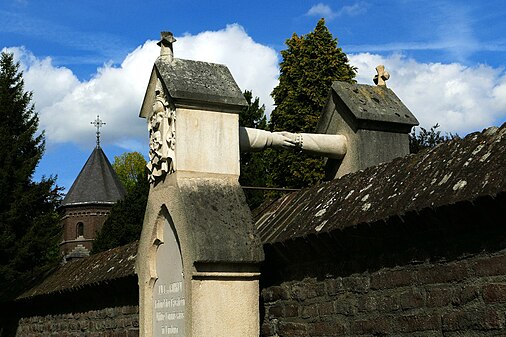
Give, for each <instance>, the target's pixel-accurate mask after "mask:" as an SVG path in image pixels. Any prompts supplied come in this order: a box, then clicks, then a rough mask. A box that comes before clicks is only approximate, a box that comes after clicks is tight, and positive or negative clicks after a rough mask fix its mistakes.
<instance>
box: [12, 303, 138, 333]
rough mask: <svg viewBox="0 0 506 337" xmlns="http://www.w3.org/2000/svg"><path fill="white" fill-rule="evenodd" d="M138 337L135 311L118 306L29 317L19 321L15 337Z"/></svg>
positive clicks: (135, 307)
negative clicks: (54, 336) (55, 336)
mask: <svg viewBox="0 0 506 337" xmlns="http://www.w3.org/2000/svg"><path fill="white" fill-rule="evenodd" d="M53 335H57V336H74V337H81V336H83V337H84V336H86V337H104V336H106V337H107V336H108V337H135V336H139V307H138V306H136V305H134V306H122V307H112V308H105V309H101V310H91V311H87V312H82V313H65V314H58V315H46V316H32V317H25V318H21V319H20V320H19V325H18V329H17V332H16V336H18V337H25V336H26V337H46V336H53Z"/></svg>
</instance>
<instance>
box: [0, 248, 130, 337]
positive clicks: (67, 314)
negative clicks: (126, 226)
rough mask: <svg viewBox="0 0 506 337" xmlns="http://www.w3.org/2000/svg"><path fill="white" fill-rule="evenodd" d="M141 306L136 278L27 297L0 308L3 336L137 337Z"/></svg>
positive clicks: (0, 332) (1, 333)
mask: <svg viewBox="0 0 506 337" xmlns="http://www.w3.org/2000/svg"><path fill="white" fill-rule="evenodd" d="M135 247H136V246H135ZM96 256H97V255H94V257H96ZM109 257H110V256H109ZM88 259H91V258H88ZM116 267H118V265H116ZM67 270H68V271H70V270H71V269H69V268H67ZM65 277H68V278H72V277H75V275H73V274H72V273H70V272H69V273H68V275H65ZM138 303H139V290H138V286H137V277H135V275H132V276H129V277H124V278H120V279H111V280H109V281H108V282H102V283H96V284H91V285H83V286H81V287H75V288H72V289H65V290H62V291H56V292H52V293H49V294H42V295H39V296H33V297H26V298H22V299H18V300H17V301H15V302H14V303H11V304H4V305H3V306H2V307H0V314H1V317H0V326H1V327H2V328H1V329H0V336H2V337H4V336H9V337H39V336H40V337H42V336H44V337H45V336H66V337H85V336H86V337H98V336H100V337H103V336H105V337H133V336H138V335H139V306H138ZM2 321H3V322H2Z"/></svg>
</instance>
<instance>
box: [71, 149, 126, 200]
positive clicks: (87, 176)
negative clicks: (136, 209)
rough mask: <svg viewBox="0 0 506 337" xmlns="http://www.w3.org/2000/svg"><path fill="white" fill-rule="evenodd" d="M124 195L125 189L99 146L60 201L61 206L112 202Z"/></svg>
mask: <svg viewBox="0 0 506 337" xmlns="http://www.w3.org/2000/svg"><path fill="white" fill-rule="evenodd" d="M124 195H125V189H124V187H123V185H122V184H121V182H120V181H119V178H118V176H117V175H116V172H114V170H113V168H112V166H111V163H110V162H109V160H108V159H107V157H106V156H105V154H104V151H102V149H101V148H100V147H96V148H95V149H94V150H93V152H92V153H91V155H90V157H89V158H88V160H87V161H86V164H84V167H83V168H82V170H81V172H80V173H79V175H78V176H77V178H76V180H75V181H74V183H73V184H72V187H71V188H70V190H69V192H68V193H67V195H66V196H65V198H64V199H63V202H62V206H70V205H82V204H104V203H106V204H113V203H115V202H116V201H118V200H119V199H121V198H123V196H124Z"/></svg>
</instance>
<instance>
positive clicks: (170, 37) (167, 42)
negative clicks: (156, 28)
mask: <svg viewBox="0 0 506 337" xmlns="http://www.w3.org/2000/svg"><path fill="white" fill-rule="evenodd" d="M176 41H177V40H176V39H175V38H174V34H172V33H171V32H161V33H160V41H158V43H157V45H159V46H160V47H161V49H160V56H165V57H169V58H170V59H172V58H173V57H174V49H173V46H172V45H173V44H174V42H176Z"/></svg>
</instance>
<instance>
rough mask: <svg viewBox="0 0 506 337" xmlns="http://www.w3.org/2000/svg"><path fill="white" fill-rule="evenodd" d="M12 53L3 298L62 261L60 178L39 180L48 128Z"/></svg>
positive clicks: (3, 60)
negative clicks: (41, 127)
mask: <svg viewBox="0 0 506 337" xmlns="http://www.w3.org/2000/svg"><path fill="white" fill-rule="evenodd" d="M31 100H32V93H31V92H27V91H24V81H23V74H22V72H21V71H19V63H15V62H14V57H13V55H12V54H8V53H4V52H2V53H1V55H0V114H1V116H2V118H0V289H1V290H0V300H1V301H6V300H10V299H13V298H15V297H16V296H17V295H19V293H20V292H21V291H23V290H26V288H27V287H29V286H30V285H31V284H32V283H33V282H34V281H35V280H37V279H38V278H40V276H41V275H43V274H44V273H45V272H47V271H48V270H50V269H51V268H53V267H55V266H57V265H58V262H59V260H60V256H59V251H58V245H57V243H58V240H59V238H60V228H59V215H58V213H57V210H56V209H57V207H58V205H59V202H60V201H61V195H60V192H61V189H60V188H59V187H58V186H56V178H54V177H49V178H45V177H43V178H42V179H41V181H40V182H35V181H33V179H32V178H33V173H34V171H35V168H36V166H37V164H38V162H39V161H40V159H41V158H42V154H43V152H44V133H43V132H42V133H39V134H37V132H38V123H39V118H38V115H37V113H36V112H35V108H34V105H33V104H32V103H31Z"/></svg>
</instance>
